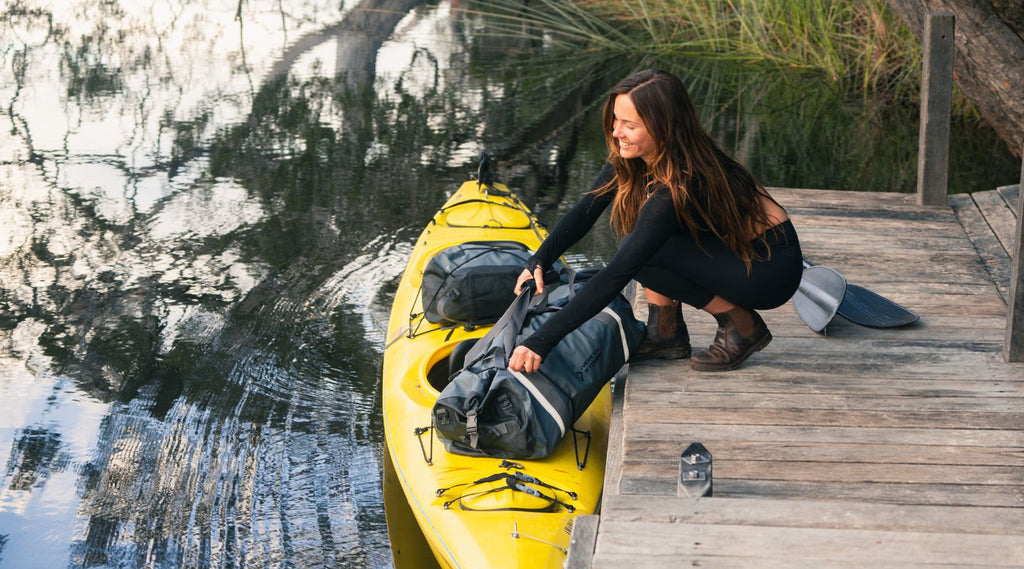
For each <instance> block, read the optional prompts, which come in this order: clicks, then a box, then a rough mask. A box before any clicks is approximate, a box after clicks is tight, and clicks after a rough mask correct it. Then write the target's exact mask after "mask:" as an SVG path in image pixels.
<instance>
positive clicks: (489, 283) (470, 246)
mask: <svg viewBox="0 0 1024 569" xmlns="http://www.w3.org/2000/svg"><path fill="white" fill-rule="evenodd" d="M529 258H530V251H529V250H528V249H527V248H526V246H525V245H523V244H522V243H517V242H515V241H480V242H468V243H462V244H459V245H455V246H453V247H449V248H447V249H445V250H443V251H441V252H440V253H438V254H436V255H434V257H433V258H431V259H430V261H429V262H428V263H427V266H426V268H424V269H423V283H422V284H421V285H420V291H421V293H422V300H423V310H424V317H425V318H426V319H427V320H428V321H429V322H432V323H434V324H445V325H449V324H455V323H459V322H466V323H473V324H490V323H491V322H494V321H496V320H497V319H498V318H499V317H501V314H502V313H503V312H505V309H506V308H508V306H509V305H510V304H512V301H513V300H515V294H513V292H512V289H514V288H515V285H516V279H517V278H518V277H519V274H520V273H522V272H523V268H524V267H525V266H526V262H527V260H529Z"/></svg>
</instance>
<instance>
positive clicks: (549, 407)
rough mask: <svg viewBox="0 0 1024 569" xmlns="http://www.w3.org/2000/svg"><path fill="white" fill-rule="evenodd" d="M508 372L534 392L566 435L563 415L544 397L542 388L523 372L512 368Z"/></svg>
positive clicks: (534, 395) (535, 396)
mask: <svg viewBox="0 0 1024 569" xmlns="http://www.w3.org/2000/svg"><path fill="white" fill-rule="evenodd" d="M508 372H509V373H511V374H512V377H514V378H516V379H518V380H519V383H522V384H523V387H525V388H526V389H527V390H529V391H530V393H531V394H533V397H534V398H535V399H537V402H538V403H540V406H541V407H543V408H544V410H545V411H547V412H548V414H549V415H551V418H552V419H554V420H555V422H556V423H558V430H559V432H560V433H561V434H562V435H565V423H563V422H562V417H561V416H559V414H558V411H556V410H555V406H554V405H552V404H551V402H550V401H548V399H547V397H544V394H542V393H541V391H540V389H538V388H537V386H536V385H534V384H533V382H532V381H530V379H529V378H527V377H526V375H525V374H524V373H523V372H520V371H512V370H508Z"/></svg>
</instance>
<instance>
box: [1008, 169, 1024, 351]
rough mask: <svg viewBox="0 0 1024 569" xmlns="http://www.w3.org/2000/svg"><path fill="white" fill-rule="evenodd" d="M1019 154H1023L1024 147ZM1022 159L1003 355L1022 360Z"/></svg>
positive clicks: (1023, 187)
mask: <svg viewBox="0 0 1024 569" xmlns="http://www.w3.org/2000/svg"><path fill="white" fill-rule="evenodd" d="M1021 155H1022V156H1024V149H1022V152H1021ZM1022 241H1024V159H1022V160H1021V164H1020V195H1019V196H1017V231H1016V237H1015V238H1014V241H1013V250H1012V251H1010V265H1011V273H1010V302H1009V306H1008V307H1007V310H1006V342H1005V345H1004V346H1003V357H1004V358H1006V361H1008V362H1024V243H1021V242H1022Z"/></svg>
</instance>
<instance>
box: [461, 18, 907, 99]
mask: <svg viewBox="0 0 1024 569" xmlns="http://www.w3.org/2000/svg"><path fill="white" fill-rule="evenodd" d="M478 6H479V11H480V12H481V13H485V14H488V15H489V16H490V18H489V20H490V23H489V28H490V30H491V33H496V34H506V35H507V34H511V35H522V34H524V33H534V34H537V35H538V36H539V37H541V38H542V39H543V41H544V43H545V44H546V45H548V46H551V47H566V48H570V49H572V50H574V51H605V52H613V53H619V54H623V55H629V56H633V57H638V56H639V57H644V58H655V59H660V58H664V57H672V58H679V57H687V58H699V59H711V60H720V61H726V62H734V63H739V64H743V65H747V66H763V67H766V68H774V69H785V70H790V71H793V70H796V71H802V72H806V73H811V74H818V75H820V76H821V77H823V78H825V79H827V80H828V81H831V82H832V83H833V84H835V85H836V86H838V87H840V88H844V89H849V90H855V91H863V92H871V93H875V94H878V93H882V94H887V95H891V96H894V97H896V98H902V99H907V100H913V98H914V97H915V96H916V95H917V93H918V90H917V89H918V86H917V79H918V77H919V70H920V62H921V46H920V42H919V41H918V40H917V38H915V37H914V35H913V34H912V33H911V32H910V30H909V29H908V28H907V27H906V26H904V25H902V23H901V22H900V21H899V19H898V17H897V16H896V15H895V14H893V13H892V12H891V11H890V10H889V9H888V8H887V7H886V4H885V1H884V0H861V1H854V0H845V1H830V0H575V1H571V0H530V1H529V2H526V3H524V2H521V1H520V0H481V1H480V2H479V3H478Z"/></svg>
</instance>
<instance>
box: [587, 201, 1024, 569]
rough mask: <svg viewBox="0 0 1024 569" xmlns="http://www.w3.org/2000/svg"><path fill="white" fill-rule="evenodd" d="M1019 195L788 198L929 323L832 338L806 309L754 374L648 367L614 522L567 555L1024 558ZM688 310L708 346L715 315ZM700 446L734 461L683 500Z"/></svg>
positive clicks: (615, 568)
mask: <svg viewBox="0 0 1024 569" xmlns="http://www.w3.org/2000/svg"><path fill="white" fill-rule="evenodd" d="M1016 191H1019V189H1018V188H1017V187H1016V186H1013V187H1008V188H1000V189H999V190H997V191H992V192H983V193H979V194H973V195H971V196H966V195H964V196H951V199H950V205H951V206H952V207H923V206H918V205H915V204H916V200H915V198H916V196H914V195H907V194H879V193H855V192H836V191H819V190H791V189H785V190H783V189H776V190H772V193H773V195H774V196H775V197H776V198H777V199H778V200H779V201H780V202H782V203H783V205H785V206H786V207H787V209H788V211H789V212H790V215H791V216H792V218H793V221H794V223H795V225H796V227H797V230H798V232H799V235H800V239H801V243H802V245H803V248H804V254H805V258H806V259H807V260H809V261H811V262H812V263H815V264H821V265H827V266H830V267H832V268H835V269H837V270H839V271H840V272H841V273H843V274H844V275H845V276H846V278H847V280H848V281H849V282H851V283H854V284H859V285H861V286H865V287H867V288H869V289H871V290H873V291H875V292H877V293H879V294H882V295H884V296H886V297H888V298H890V299H892V300H894V301H896V302H898V303H900V304H903V305H904V306H906V307H908V308H910V309H911V310H914V311H915V312H917V313H918V314H920V315H921V320H920V322H918V323H916V324H913V325H911V326H908V327H905V328H897V329H871V328H865V327H861V326H857V325H854V324H852V323H850V322H848V321H846V320H844V319H842V318H841V317H837V318H836V320H835V321H833V322H832V324H830V326H829V327H828V328H827V329H826V334H825V335H821V334H817V333H814V332H812V331H811V330H810V329H809V328H808V327H807V326H806V325H804V323H803V322H802V321H801V320H800V318H799V316H797V314H796V312H795V311H794V309H793V307H792V304H787V305H785V306H783V307H781V308H778V309H776V310H772V311H767V312H765V313H763V316H764V318H765V320H766V321H767V323H768V326H769V327H770V329H771V330H772V333H773V335H774V341H773V342H772V343H771V344H770V345H769V346H768V347H767V348H766V349H765V350H764V351H762V352H759V353H757V354H755V355H754V356H752V357H751V358H750V359H749V360H748V361H747V363H746V364H744V366H743V367H741V368H740V369H738V370H735V371H732V372H725V373H701V372H696V371H693V370H691V369H690V368H689V366H688V365H687V362H686V361H685V360H681V361H671V362H666V361H662V362H651V363H641V364H635V365H633V366H631V367H630V369H629V375H628V379H627V381H626V382H625V386H624V389H623V388H620V389H617V390H616V391H617V393H616V398H615V414H614V418H613V425H612V427H613V430H612V438H611V442H610V447H609V463H608V471H607V474H606V483H605V496H604V501H603V506H602V511H601V515H600V517H598V516H591V517H588V518H580V520H579V521H578V523H577V527H576V529H575V530H574V534H573V546H572V550H571V551H570V557H569V561H568V563H567V567H571V568H575V567H593V568H594V569H622V568H623V567H629V568H630V569H645V568H653V567H657V568H677V567H705V568H730V569H743V568H759V569H770V568H775V567H793V568H808V569H821V568H872V569H877V568H888V567H898V568H916V567H1024V364H1008V363H1006V362H1005V360H1004V359H1003V357H1002V354H1001V350H1002V345H1003V341H1004V331H1005V326H1006V301H1005V298H1006V289H1007V284H1008V282H1009V270H1008V266H1009V258H1008V256H1007V250H1008V249H1009V248H1010V244H1011V243H1010V241H1008V239H1009V240H1012V239H1013V227H1014V223H1015V221H1014V219H1015V217H1014V212H1013V207H1015V204H1016V194H1015V193H1014V192H1016ZM638 312H641V313H643V312H645V309H644V308H643V307H639V308H638ZM684 314H685V316H686V320H687V323H688V324H689V326H690V331H691V338H692V341H693V343H694V346H695V347H703V346H706V345H708V344H709V343H710V342H711V339H712V337H713V335H714V320H713V319H712V318H711V317H710V316H708V315H706V314H703V313H700V312H698V311H695V310H692V309H691V310H688V311H685V312H684ZM691 442H701V443H703V444H704V445H705V446H706V447H707V448H708V450H709V451H710V452H711V453H712V455H713V457H714V462H713V468H714V470H713V479H714V494H713V497H705V498H687V497H680V496H677V490H676V488H677V478H678V476H679V461H680V454H681V452H682V451H683V449H684V448H686V446H687V445H688V444H689V443H691Z"/></svg>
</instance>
